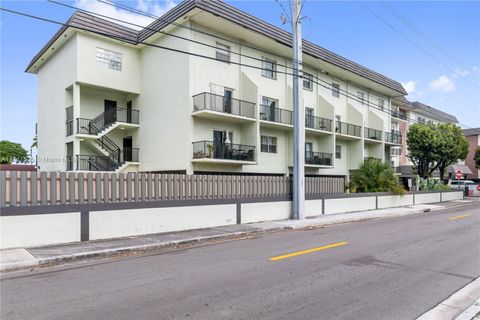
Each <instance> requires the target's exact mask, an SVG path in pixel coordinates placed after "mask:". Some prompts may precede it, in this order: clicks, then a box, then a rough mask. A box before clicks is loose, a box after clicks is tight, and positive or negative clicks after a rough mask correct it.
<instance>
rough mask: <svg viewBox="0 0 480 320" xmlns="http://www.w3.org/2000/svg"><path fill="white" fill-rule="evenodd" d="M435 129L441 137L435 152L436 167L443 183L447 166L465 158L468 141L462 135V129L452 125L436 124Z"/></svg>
mask: <svg viewBox="0 0 480 320" xmlns="http://www.w3.org/2000/svg"><path fill="white" fill-rule="evenodd" d="M436 129H437V130H439V133H440V135H441V139H440V143H439V145H438V150H437V153H438V155H437V158H438V159H437V167H438V170H439V172H440V181H443V179H444V177H445V171H446V170H447V168H448V166H449V165H451V164H454V163H456V162H457V161H458V160H464V159H465V158H466V157H467V155H468V140H467V138H465V136H464V135H463V132H462V129H460V127H457V126H456V125H454V124H446V123H442V124H438V125H437V126H436Z"/></svg>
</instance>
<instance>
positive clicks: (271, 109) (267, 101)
mask: <svg viewBox="0 0 480 320" xmlns="http://www.w3.org/2000/svg"><path fill="white" fill-rule="evenodd" d="M277 105H278V100H275V99H272V98H268V97H262V105H261V106H260V108H261V109H260V120H266V121H274V122H279V121H280V113H279V112H277V111H278V110H277Z"/></svg>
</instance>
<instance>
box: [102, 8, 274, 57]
mask: <svg viewBox="0 0 480 320" xmlns="http://www.w3.org/2000/svg"><path fill="white" fill-rule="evenodd" d="M97 1H98V2H101V3H104V4H106V5H109V6H112V7H114V8H121V9H124V10H127V11H130V12H132V13H136V14H139V15H142V16H145V17H149V18H152V19H155V21H162V22H165V23H168V24H171V25H174V26H176V27H179V28H183V29H186V30H189V31H193V32H198V33H201V34H204V35H207V36H209V37H212V38H215V39H219V40H222V41H225V42H229V43H233V44H236V45H238V46H243V47H246V48H249V49H252V50H256V51H259V52H263V53H266V54H271V55H275V53H273V52H270V51H268V50H264V49H261V48H258V47H253V46H250V45H247V44H244V43H241V42H238V41H234V40H232V39H228V38H225V37H221V36H218V35H216V34H212V33H210V32H207V31H203V30H199V29H196V28H192V27H189V26H186V25H184V24H181V23H177V22H175V21H172V20H169V19H165V18H164V17H159V16H155V15H153V14H151V13H148V12H145V11H142V10H139V9H135V8H132V7H129V6H127V5H124V4H121V3H113V2H111V1H106V0H97Z"/></svg>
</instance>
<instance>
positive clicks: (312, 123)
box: [305, 115, 332, 132]
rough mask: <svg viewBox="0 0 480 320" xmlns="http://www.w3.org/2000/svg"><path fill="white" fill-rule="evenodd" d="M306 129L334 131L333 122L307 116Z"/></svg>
mask: <svg viewBox="0 0 480 320" xmlns="http://www.w3.org/2000/svg"><path fill="white" fill-rule="evenodd" d="M305 128H309V129H314V130H323V131H330V132H331V131H332V120H330V119H325V118H321V117H315V116H311V115H306V116H305Z"/></svg>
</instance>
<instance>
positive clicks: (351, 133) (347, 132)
mask: <svg viewBox="0 0 480 320" xmlns="http://www.w3.org/2000/svg"><path fill="white" fill-rule="evenodd" d="M335 133H336V134H337V136H338V138H343V139H346V140H352V139H359V138H361V137H362V127H361V126H357V125H355V124H351V123H346V122H341V121H337V122H336V126H335Z"/></svg>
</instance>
